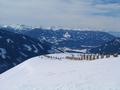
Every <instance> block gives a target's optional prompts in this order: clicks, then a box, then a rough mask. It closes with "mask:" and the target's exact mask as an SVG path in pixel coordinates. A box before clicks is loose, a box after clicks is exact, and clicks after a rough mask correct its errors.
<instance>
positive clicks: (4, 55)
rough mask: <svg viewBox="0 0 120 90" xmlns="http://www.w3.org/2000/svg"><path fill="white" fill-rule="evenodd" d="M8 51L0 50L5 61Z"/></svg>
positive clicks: (0, 54)
mask: <svg viewBox="0 0 120 90" xmlns="http://www.w3.org/2000/svg"><path fill="white" fill-rule="evenodd" d="M6 53H7V52H6V49H4V48H0V56H1V57H2V58H3V59H5V58H6Z"/></svg>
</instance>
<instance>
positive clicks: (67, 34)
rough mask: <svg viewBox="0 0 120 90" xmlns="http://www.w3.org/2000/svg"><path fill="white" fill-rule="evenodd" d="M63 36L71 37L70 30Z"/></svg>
mask: <svg viewBox="0 0 120 90" xmlns="http://www.w3.org/2000/svg"><path fill="white" fill-rule="evenodd" d="M63 36H64V37H65V38H70V37H71V35H70V34H69V33H68V32H66V33H65V34H64V35H63Z"/></svg>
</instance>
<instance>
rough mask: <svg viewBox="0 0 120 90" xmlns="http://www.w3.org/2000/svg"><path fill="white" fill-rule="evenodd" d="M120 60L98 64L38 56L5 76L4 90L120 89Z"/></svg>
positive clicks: (2, 80)
mask: <svg viewBox="0 0 120 90" xmlns="http://www.w3.org/2000/svg"><path fill="white" fill-rule="evenodd" d="M50 56H54V57H56V56H58V57H64V54H54V55H50ZM119 60H120V57H118V58H113V57H111V58H108V59H99V60H94V61H71V60H66V59H62V60H56V59H53V60H52V59H48V58H46V57H44V56H39V57H34V58H31V59H29V60H26V61H25V62H24V63H22V64H20V65H18V66H16V67H14V68H12V69H11V70H9V71H7V72H5V73H3V74H1V75H0V85H1V86H0V90H120V72H119V68H120V61H119Z"/></svg>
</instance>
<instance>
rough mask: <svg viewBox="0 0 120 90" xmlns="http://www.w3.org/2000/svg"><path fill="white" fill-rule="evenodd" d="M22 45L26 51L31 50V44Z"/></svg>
mask: <svg viewBox="0 0 120 90" xmlns="http://www.w3.org/2000/svg"><path fill="white" fill-rule="evenodd" d="M23 46H24V47H25V48H27V50H28V51H31V50H32V48H31V46H29V45H27V44H24V45H23Z"/></svg>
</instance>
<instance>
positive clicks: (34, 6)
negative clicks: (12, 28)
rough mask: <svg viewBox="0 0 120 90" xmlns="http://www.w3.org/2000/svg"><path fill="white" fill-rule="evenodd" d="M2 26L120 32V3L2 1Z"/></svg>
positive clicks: (115, 0) (112, 0) (118, 0)
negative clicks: (16, 25)
mask: <svg viewBox="0 0 120 90" xmlns="http://www.w3.org/2000/svg"><path fill="white" fill-rule="evenodd" d="M0 24H25V25H32V26H43V27H49V26H59V27H68V28H93V29H107V30H119V31H120V0H0Z"/></svg>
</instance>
